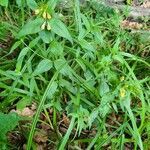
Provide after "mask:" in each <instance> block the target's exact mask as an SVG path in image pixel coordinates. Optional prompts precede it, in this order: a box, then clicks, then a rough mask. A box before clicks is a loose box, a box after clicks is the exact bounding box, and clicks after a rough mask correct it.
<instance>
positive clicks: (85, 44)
mask: <svg viewBox="0 0 150 150" xmlns="http://www.w3.org/2000/svg"><path fill="white" fill-rule="evenodd" d="M79 44H80V45H81V46H82V48H84V49H86V50H89V51H91V52H93V51H95V48H94V47H93V45H92V44H91V43H89V42H88V41H86V40H84V39H79Z"/></svg>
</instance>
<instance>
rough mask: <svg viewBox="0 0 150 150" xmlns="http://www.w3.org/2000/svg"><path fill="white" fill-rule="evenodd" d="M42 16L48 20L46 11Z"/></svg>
mask: <svg viewBox="0 0 150 150" xmlns="http://www.w3.org/2000/svg"><path fill="white" fill-rule="evenodd" d="M42 16H43V18H44V19H46V12H45V11H44V12H43V15H42Z"/></svg>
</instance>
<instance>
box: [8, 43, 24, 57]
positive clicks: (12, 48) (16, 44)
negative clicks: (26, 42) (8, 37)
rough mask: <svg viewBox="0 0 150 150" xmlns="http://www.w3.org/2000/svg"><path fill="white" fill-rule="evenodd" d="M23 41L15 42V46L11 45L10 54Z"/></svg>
mask: <svg viewBox="0 0 150 150" xmlns="http://www.w3.org/2000/svg"><path fill="white" fill-rule="evenodd" d="M21 43H22V42H21V41H17V42H15V43H14V44H13V46H12V47H11V49H10V52H9V54H11V53H12V52H13V51H14V50H15V49H16V48H17V47H19V45H20V44H21Z"/></svg>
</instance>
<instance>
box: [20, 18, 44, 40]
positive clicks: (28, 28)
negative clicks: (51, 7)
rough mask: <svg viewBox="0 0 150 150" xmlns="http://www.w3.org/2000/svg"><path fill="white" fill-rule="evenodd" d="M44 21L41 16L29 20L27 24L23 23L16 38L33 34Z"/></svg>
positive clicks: (39, 29) (39, 28)
mask: <svg viewBox="0 0 150 150" xmlns="http://www.w3.org/2000/svg"><path fill="white" fill-rule="evenodd" d="M43 22H44V19H43V18H37V19H35V20H29V21H28V22H27V24H25V25H24V27H23V28H22V29H21V30H20V32H19V33H18V35H17V38H21V37H23V36H26V35H28V34H35V33H38V32H39V31H41V25H42V23H43Z"/></svg>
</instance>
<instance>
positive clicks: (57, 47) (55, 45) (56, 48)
mask: <svg viewBox="0 0 150 150" xmlns="http://www.w3.org/2000/svg"><path fill="white" fill-rule="evenodd" d="M47 51H49V52H50V54H53V55H54V56H56V57H57V56H61V55H63V46H62V44H61V43H59V42H57V41H53V42H51V45H50V47H49V48H48V50H47Z"/></svg>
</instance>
